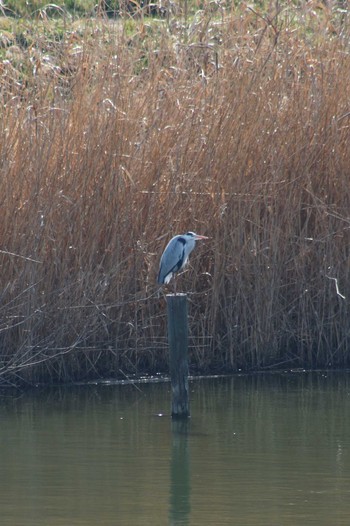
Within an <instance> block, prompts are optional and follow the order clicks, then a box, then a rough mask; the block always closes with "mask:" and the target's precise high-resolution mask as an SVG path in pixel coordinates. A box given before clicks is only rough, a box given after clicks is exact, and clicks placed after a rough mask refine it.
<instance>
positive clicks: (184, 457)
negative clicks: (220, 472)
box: [169, 419, 191, 526]
mask: <svg viewBox="0 0 350 526" xmlns="http://www.w3.org/2000/svg"><path fill="white" fill-rule="evenodd" d="M189 426H190V420H189V419H174V420H172V422H171V432H172V441H171V461H170V478H171V480H170V505H169V526H179V525H181V526H186V525H188V524H190V522H189V521H190V511H191V480H190V475H191V474H190V452H189V443H188V434H189Z"/></svg>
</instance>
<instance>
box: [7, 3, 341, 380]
mask: <svg viewBox="0 0 350 526" xmlns="http://www.w3.org/2000/svg"><path fill="white" fill-rule="evenodd" d="M213 5H214V4H210V5H209V4H208V6H207V7H205V8H204V9H203V10H201V11H198V12H197V13H196V14H195V16H194V17H192V18H191V19H190V20H185V19H184V14H183V13H180V14H178V15H176V16H175V15H172V16H171V17H168V19H167V20H165V19H164V20H161V21H153V20H150V21H149V20H146V19H144V18H142V17H141V18H140V19H138V20H136V21H135V20H126V21H125V20H124V21H118V22H111V21H108V20H103V19H96V20H94V21H85V22H84V29H83V30H82V29H81V27H82V26H79V29H76V27H75V29H74V28H72V27H71V28H70V30H69V31H68V30H67V31H66V32H65V33H64V35H63V38H62V39H60V40H57V41H55V40H48V39H46V40H45V36H44V35H45V32H43V31H42V32H38V35H35V36H33V34H31V39H32V40H31V45H30V46H27V47H26V46H22V47H21V46H20V45H15V44H14V43H11V45H7V47H6V56H5V57H3V60H2V61H1V63H0V68H1V75H2V76H1V81H0V82H1V86H0V97H1V109H0V120H1V125H0V185H1V189H0V196H1V214H2V221H1V224H0V229H1V237H0V239H1V245H0V264H1V277H0V280H1V285H0V291H1V303H0V342H1V358H0V379H1V381H2V382H12V383H17V382H29V383H39V382H46V383H50V382H69V381H74V380H84V379H91V378H98V377H103V378H105V377H116V376H119V377H120V376H129V375H134V374H136V375H138V374H142V373H144V372H147V373H151V374H155V373H156V372H164V371H166V370H167V342H166V313H165V310H166V309H165V300H164V296H163V294H162V292H159V289H158V286H157V284H156V275H157V270H158V262H159V257H160V255H161V252H162V250H163V248H164V246H165V244H166V242H167V241H168V240H169V238H170V237H171V236H172V235H174V234H176V233H181V232H185V231H187V230H194V231H197V232H198V233H201V234H205V235H208V236H210V241H209V242H207V243H203V244H201V245H200V246H198V248H196V251H195V252H194V253H193V255H192V257H191V264H190V266H189V267H188V269H187V271H186V272H184V273H183V274H182V275H180V276H179V277H178V278H177V288H178V290H180V289H181V290H183V291H186V292H187V293H188V295H189V300H190V323H189V325H190V342H191V370H192V372H194V373H207V372H232V371H237V370H265V369H269V368H273V367H288V368H292V367H307V368H320V367H344V366H348V365H349V362H350V359H349V358H350V354H349V351H350V338H349V332H350V316H349V314H350V313H349V297H350V281H349V241H350V231H349V229H350V213H349V212H350V187H349V174H350V155H349V151H350V149H349V145H350V140H349V125H350V106H349V101H350V82H349V80H350V56H349V52H350V47H349V40H348V38H347V37H346V35H347V34H348V30H349V24H348V19H347V16H348V15H347V12H346V11H345V10H344V9H343V10H338V11H337V9H336V6H333V7H332V6H330V7H329V6H328V7H327V6H324V7H322V9H321V8H320V7H319V6H318V7H317V4H314V5H312V4H311V3H308V6H305V5H304V6H303V5H299V6H296V5H294V4H289V3H287V4H284V5H283V8H282V7H279V5H278V4H276V5H274V6H271V7H268V8H267V11H264V12H263V11H259V12H258V11H256V10H254V9H251V8H246V9H240V10H238V9H236V10H235V9H224V8H221V7H220V6H219V7H215V9H214V7H213ZM339 13H340V14H339ZM13 48H15V49H13ZM170 289H171V287H170Z"/></svg>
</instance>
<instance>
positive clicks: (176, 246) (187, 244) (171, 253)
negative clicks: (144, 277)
mask: <svg viewBox="0 0 350 526" xmlns="http://www.w3.org/2000/svg"><path fill="white" fill-rule="evenodd" d="M199 239H208V238H207V236H200V235H198V234H195V233H194V232H187V233H186V234H181V235H178V236H175V237H173V238H172V239H171V240H170V241H169V243H168V244H167V246H166V247H165V250H164V252H163V254H162V257H161V258H160V264H159V273H158V279H157V281H158V283H160V284H162V283H165V284H167V283H169V281H170V280H171V278H172V277H173V275H174V274H175V273H176V272H179V271H180V270H182V269H183V268H184V266H185V265H186V263H187V261H188V256H189V255H190V254H191V252H192V250H193V249H194V247H195V245H196V241H198V240H199Z"/></svg>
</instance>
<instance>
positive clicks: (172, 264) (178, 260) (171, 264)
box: [158, 236, 186, 283]
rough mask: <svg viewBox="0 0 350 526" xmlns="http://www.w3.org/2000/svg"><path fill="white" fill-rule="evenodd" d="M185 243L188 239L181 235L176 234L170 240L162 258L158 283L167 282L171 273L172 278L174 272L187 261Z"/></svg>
mask: <svg viewBox="0 0 350 526" xmlns="http://www.w3.org/2000/svg"><path fill="white" fill-rule="evenodd" d="M185 244H186V241H185V240H184V239H183V237H181V236H175V237H174V238H173V239H171V240H170V241H169V243H168V245H167V246H166V248H165V250H164V252H163V255H162V257H161V259H160V265H159V274H158V283H165V280H166V278H167V276H169V275H170V277H169V280H170V278H171V276H172V274H174V272H178V271H179V270H180V269H181V267H182V266H183V264H184V262H185ZM169 280H168V281H169Z"/></svg>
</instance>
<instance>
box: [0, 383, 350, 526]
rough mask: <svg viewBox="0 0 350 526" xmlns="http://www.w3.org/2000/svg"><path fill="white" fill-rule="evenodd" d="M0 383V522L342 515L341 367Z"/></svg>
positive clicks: (341, 519)
mask: <svg viewBox="0 0 350 526" xmlns="http://www.w3.org/2000/svg"><path fill="white" fill-rule="evenodd" d="M190 387H191V414H192V417H191V419H190V421H189V422H188V423H186V422H185V423H176V422H172V421H171V418H170V417H169V407H170V386H169V384H166V383H164V384H148V385H144V384H140V385H138V386H137V387H135V386H110V385H101V386H85V387H75V388H66V389H56V390H50V391H47V390H38V391H37V392H34V393H25V394H22V395H19V396H17V397H13V396H10V395H3V396H2V397H1V406H0V422H1V427H0V445H1V447H0V473H1V476H0V510H1V511H0V524H1V525H6V526H7V525H11V526H42V525H45V526H55V525H65V526H74V525H84V526H85V525H86V526H88V525H89V526H90V525H97V526H112V525H113V526H123V525H125V526H126V525H127V526H138V525H140V526H141V525H152V526H155V525H191V526H192V525H196V526H197V525H198V526H203V525H213V526H219V525H239V526H245V525H247V526H255V525H259V526H265V525H266V526H289V525H291V526H296V525H301V526H307V525H314V524H315V525H316V524H317V525H325V526H337V525H346V526H348V525H349V524H350V375H348V374H345V373H343V374H338V373H333V374H322V373H319V374H315V373H314V374H295V375H277V374H276V375H257V376H254V377H244V376H242V377H235V378H226V379H216V380H201V381H193V382H191V383H190Z"/></svg>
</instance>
